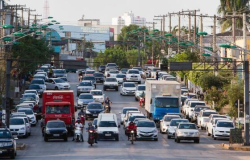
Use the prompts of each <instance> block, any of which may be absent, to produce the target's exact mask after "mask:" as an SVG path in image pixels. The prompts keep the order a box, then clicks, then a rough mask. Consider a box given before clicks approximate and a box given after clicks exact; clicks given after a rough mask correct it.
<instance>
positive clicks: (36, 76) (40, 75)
mask: <svg viewBox="0 0 250 160" xmlns="http://www.w3.org/2000/svg"><path fill="white" fill-rule="evenodd" d="M47 78H48V77H47V76H45V75H44V74H35V75H34V76H33V79H43V80H44V81H45V80H47Z"/></svg>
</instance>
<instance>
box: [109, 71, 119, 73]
mask: <svg viewBox="0 0 250 160" xmlns="http://www.w3.org/2000/svg"><path fill="white" fill-rule="evenodd" d="M109 73H119V71H109Z"/></svg>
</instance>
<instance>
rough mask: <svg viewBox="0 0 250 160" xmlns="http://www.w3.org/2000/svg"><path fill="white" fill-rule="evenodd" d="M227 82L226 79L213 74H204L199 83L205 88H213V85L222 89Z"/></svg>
mask: <svg viewBox="0 0 250 160" xmlns="http://www.w3.org/2000/svg"><path fill="white" fill-rule="evenodd" d="M226 82H227V81H225V79H223V78H221V77H220V76H215V75H213V74H203V75H202V76H201V77H200V78H199V80H198V83H199V85H200V86H201V87H202V88H203V89H205V90H207V89H211V88H212V87H215V88H216V89H221V88H222V87H223V85H224V84H225V83H226Z"/></svg>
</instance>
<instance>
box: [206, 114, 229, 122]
mask: <svg viewBox="0 0 250 160" xmlns="http://www.w3.org/2000/svg"><path fill="white" fill-rule="evenodd" d="M225 117H226V118H227V119H231V118H230V117H228V115H220V114H217V113H216V114H210V116H209V121H211V120H212V119H214V118H225Z"/></svg>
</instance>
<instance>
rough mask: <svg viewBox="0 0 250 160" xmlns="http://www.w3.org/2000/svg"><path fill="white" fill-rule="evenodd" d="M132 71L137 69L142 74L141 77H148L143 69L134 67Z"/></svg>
mask: <svg viewBox="0 0 250 160" xmlns="http://www.w3.org/2000/svg"><path fill="white" fill-rule="evenodd" d="M132 69H137V70H138V71H139V72H140V75H141V77H146V75H145V74H144V72H143V70H142V68H141V67H133V68H132Z"/></svg>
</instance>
